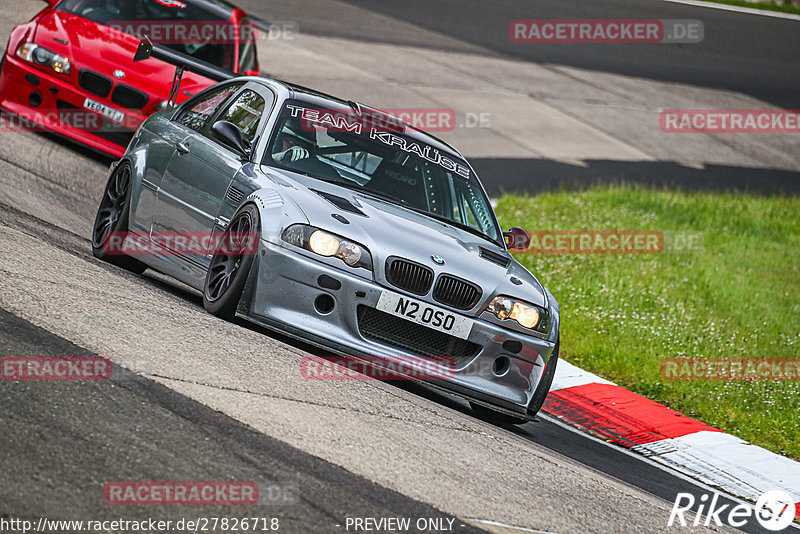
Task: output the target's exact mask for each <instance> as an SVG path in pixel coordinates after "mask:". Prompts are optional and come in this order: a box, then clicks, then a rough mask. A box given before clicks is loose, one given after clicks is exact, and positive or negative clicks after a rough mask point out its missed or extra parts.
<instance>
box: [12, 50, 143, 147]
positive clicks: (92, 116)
mask: <svg viewBox="0 0 800 534" xmlns="http://www.w3.org/2000/svg"><path fill="white" fill-rule="evenodd" d="M72 80H73V77H72V76H70V77H66V76H61V75H58V74H55V73H52V74H50V73H47V72H44V71H42V70H39V69H37V68H36V67H34V66H32V65H29V64H27V63H25V62H24V61H22V60H20V59H18V58H17V57H15V56H14V55H12V54H6V56H5V62H4V64H3V70H2V73H0V108H2V109H4V110H6V111H8V112H10V113H12V114H14V115H16V116H17V123H15V124H14V126H15V127H18V128H20V129H35V130H45V131H50V132H53V133H56V134H58V135H62V136H64V137H67V138H69V139H71V140H73V141H76V142H78V143H81V144H83V145H86V146H88V147H90V148H92V149H94V150H97V151H99V152H103V153H105V154H108V155H110V156H113V157H115V158H121V157H122V156H123V154H124V153H125V148H126V147H127V145H128V142H129V141H130V139H131V138H132V137H133V135H134V134H135V133H136V130H137V129H138V128H139V126H140V125H141V124H142V122H143V121H144V119H145V118H146V117H145V115H143V114H142V113H139V112H137V111H133V110H130V109H121V108H119V107H117V106H115V105H114V104H112V103H109V102H107V101H106V100H105V99H103V98H101V97H98V96H95V95H92V94H89V93H86V92H84V91H83V90H81V89H80V88H78V87H75V86H74V85H72V83H71V82H72ZM86 98H91V99H92V100H95V101H98V102H100V103H102V104H104V105H106V106H108V107H111V108H114V109H116V110H118V111H121V112H123V113H124V114H125V121H124V123H123V124H118V123H115V122H113V121H111V120H109V119H106V118H104V117H102V116H100V115H99V114H97V113H94V112H92V111H89V110H86V109H85V108H84V102H85V100H86Z"/></svg>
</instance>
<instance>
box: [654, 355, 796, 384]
mask: <svg viewBox="0 0 800 534" xmlns="http://www.w3.org/2000/svg"><path fill="white" fill-rule="evenodd" d="M660 371H661V378H663V379H664V380H669V381H673V382H674V381H685V382H695V381H726V382H734V381H747V382H764V381H795V382H796V381H800V359H797V358H691V357H685V358H664V359H663V360H661V365H660Z"/></svg>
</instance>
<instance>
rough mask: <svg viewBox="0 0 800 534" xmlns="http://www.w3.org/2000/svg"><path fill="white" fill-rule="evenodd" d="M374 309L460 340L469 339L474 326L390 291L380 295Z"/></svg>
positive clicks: (444, 311) (461, 317) (471, 321)
mask: <svg viewBox="0 0 800 534" xmlns="http://www.w3.org/2000/svg"><path fill="white" fill-rule="evenodd" d="M376 308H377V309H379V310H381V311H383V312H386V313H390V314H392V315H396V316H398V317H402V318H403V319H406V320H408V321H413V322H415V323H418V324H421V325H422V326H427V327H428V328H432V329H433V330H438V331H439V332H444V333H445V334H450V335H451V336H455V337H458V338H461V339H467V338H468V337H469V334H470V332H472V325H473V324H474V321H473V320H472V319H469V318H467V317H463V316H461V315H456V314H454V313H450V312H449V311H447V310H443V309H442V308H438V307H436V306H431V305H430V304H428V303H426V302H422V301H421V300H416V299H411V298H408V297H405V296H403V295H398V294H397V293H392V292H391V291H384V292H382V293H381V296H380V298H378V305H377V306H376Z"/></svg>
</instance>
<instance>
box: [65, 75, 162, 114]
mask: <svg viewBox="0 0 800 534" xmlns="http://www.w3.org/2000/svg"><path fill="white" fill-rule="evenodd" d="M78 84H79V85H80V86H81V88H83V89H85V90H86V91H88V92H90V93H92V94H93V95H97V96H101V97H103V98H107V97H108V95H109V94H110V95H111V101H112V102H114V103H115V104H117V105H118V106H122V107H124V108H128V109H142V108H143V107H144V106H145V105H147V101H148V100H149V99H148V97H147V95H146V94H145V93H143V92H142V91H139V90H138V89H134V88H133V87H130V86H127V85H125V84H121V83H120V84H117V85H116V86H114V82H113V81H111V78H109V77H107V76H103V75H102V74H98V73H96V72H94V71H91V70H88V69H83V70H81V71H80V73H79V74H78ZM112 87H113V88H114V92H111V88H112Z"/></svg>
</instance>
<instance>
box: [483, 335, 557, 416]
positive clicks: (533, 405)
mask: <svg viewBox="0 0 800 534" xmlns="http://www.w3.org/2000/svg"><path fill="white" fill-rule="evenodd" d="M560 344H561V338H560V337H559V339H558V340H557V341H556V346H555V348H554V349H553V354H552V355H551V356H550V361H548V362H547V367H546V368H545V370H544V373H543V374H542V379H541V380H539V384H538V385H537V386H536V390H535V391H534V392H533V397H531V401H530V403H528V415H530V416H534V415H536V414H537V413H539V410H541V409H542V406H543V405H544V401H545V399H546V398H547V394H548V393H550V386H552V385H553V377H555V376H556V365H557V364H558V351H559V347H560ZM469 404H470V406H471V407H472V411H474V412H475V414H476V415H477V416H478V418H480V419H483V420H484V421H488V422H490V423H495V424H498V425H522V424H525V423H527V422H528V419H523V418H521V417H514V416H513V415H508V414H504V413H500V412H496V411H494V410H492V409H491V408H487V407H485V406H481V405H480V404H475V403H472V402H470V403H469Z"/></svg>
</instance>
